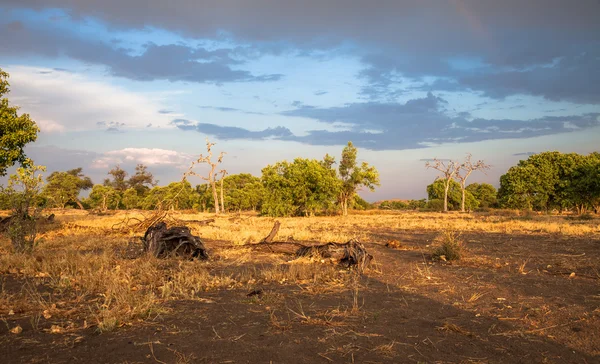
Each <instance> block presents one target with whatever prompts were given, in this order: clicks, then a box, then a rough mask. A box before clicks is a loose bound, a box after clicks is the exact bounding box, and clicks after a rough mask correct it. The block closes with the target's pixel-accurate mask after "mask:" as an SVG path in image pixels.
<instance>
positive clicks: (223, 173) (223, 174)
mask: <svg viewBox="0 0 600 364" xmlns="http://www.w3.org/2000/svg"><path fill="white" fill-rule="evenodd" d="M219 173H220V174H221V211H222V212H225V200H224V199H223V181H224V180H225V175H227V171H226V170H224V169H222V170H220V171H219Z"/></svg>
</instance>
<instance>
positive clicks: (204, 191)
mask: <svg viewBox="0 0 600 364" xmlns="http://www.w3.org/2000/svg"><path fill="white" fill-rule="evenodd" d="M195 191H196V201H195V203H194V208H195V209H199V210H201V211H204V212H207V211H210V210H213V209H214V208H215V200H214V198H213V194H212V189H211V187H210V184H208V183H205V184H202V185H197V186H196V189H195Z"/></svg>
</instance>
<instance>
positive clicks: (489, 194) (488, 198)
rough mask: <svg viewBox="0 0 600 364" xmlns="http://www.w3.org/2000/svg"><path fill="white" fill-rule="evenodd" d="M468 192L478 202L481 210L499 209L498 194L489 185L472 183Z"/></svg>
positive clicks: (468, 187)
mask: <svg viewBox="0 0 600 364" xmlns="http://www.w3.org/2000/svg"><path fill="white" fill-rule="evenodd" d="M467 191H468V192H470V193H471V195H473V197H474V198H475V199H476V200H477V201H478V205H479V208H490V207H498V199H497V195H498V192H497V191H496V188H495V187H494V186H492V185H491V184H489V183H471V184H470V185H468V186H467Z"/></svg>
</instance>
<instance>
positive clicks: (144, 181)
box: [119, 163, 158, 197]
mask: <svg viewBox="0 0 600 364" xmlns="http://www.w3.org/2000/svg"><path fill="white" fill-rule="evenodd" d="M119 173H121V172H119ZM157 183H158V181H156V180H155V179H154V176H153V175H152V173H150V172H149V171H148V167H146V166H145V165H143V164H141V163H140V164H138V165H137V166H136V167H135V174H133V175H132V176H131V177H129V180H127V186H128V187H129V188H133V189H134V190H135V191H136V192H137V194H138V196H140V197H141V196H145V195H146V194H147V193H148V191H150V188H152V187H154V186H156V185H157Z"/></svg>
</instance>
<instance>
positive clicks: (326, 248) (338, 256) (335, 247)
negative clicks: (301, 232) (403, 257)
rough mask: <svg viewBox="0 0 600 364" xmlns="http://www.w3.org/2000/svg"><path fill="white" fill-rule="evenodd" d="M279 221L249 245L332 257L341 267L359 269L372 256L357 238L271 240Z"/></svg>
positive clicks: (296, 255)
mask: <svg viewBox="0 0 600 364" xmlns="http://www.w3.org/2000/svg"><path fill="white" fill-rule="evenodd" d="M280 225H281V224H280V223H279V221H275V224H274V225H273V228H272V229H271V232H270V233H269V235H267V236H266V237H265V238H263V239H262V240H261V241H260V242H258V243H256V244H250V245H249V246H250V247H252V248H254V249H262V248H263V247H266V248H267V249H269V250H270V251H271V252H273V253H284V254H290V255H293V256H295V257H296V258H300V257H312V258H317V259H322V258H326V259H333V260H334V261H337V262H338V264H340V265H341V266H343V267H348V268H349V267H353V266H356V267H358V268H359V269H360V270H362V269H364V268H366V267H367V266H368V265H369V263H370V262H371V260H372V259H373V256H372V255H371V254H369V253H368V252H367V249H366V248H365V246H364V245H363V244H362V243H361V242H360V241H358V240H357V239H350V240H349V241H347V242H346V243H336V242H330V243H325V244H315V243H314V242H297V241H291V242H290V241H273V240H274V239H275V236H276V235H277V232H278V231H279V227H280Z"/></svg>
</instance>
